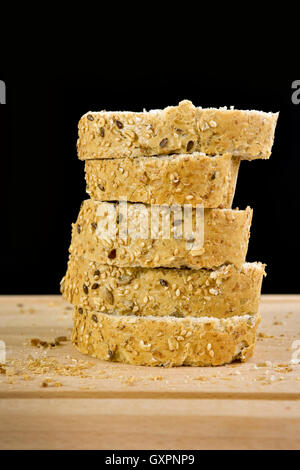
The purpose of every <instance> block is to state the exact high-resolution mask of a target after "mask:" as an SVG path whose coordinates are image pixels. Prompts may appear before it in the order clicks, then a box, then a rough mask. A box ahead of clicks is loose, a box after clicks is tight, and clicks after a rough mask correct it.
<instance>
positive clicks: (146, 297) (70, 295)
mask: <svg viewBox="0 0 300 470" xmlns="http://www.w3.org/2000/svg"><path fill="white" fill-rule="evenodd" d="M264 275H265V266H264V265H262V264H261V263H252V264H250V263H246V264H244V265H243V266H242V269H241V270H240V271H239V270H238V269H236V268H235V267H234V266H232V265H229V266H222V267H221V268H219V269H216V270H208V269H201V270H197V271H196V270H189V269H163V268H156V269H147V268H119V267H117V266H107V265H100V264H99V263H96V262H89V261H87V260H86V259H84V258H78V257H73V256H71V257H70V259H69V263H68V269H67V273H66V275H65V277H64V279H63V280H62V287H61V291H62V294H63V297H64V298H65V300H67V301H69V302H70V303H72V304H73V305H77V306H78V307H83V308H89V309H91V310H94V311H99V312H102V313H110V314H112V313H113V312H117V313H118V314H119V315H137V316H149V315H150V316H175V317H188V316H195V317H215V318H228V317H233V316H236V315H246V314H249V315H253V314H255V313H257V312H258V307H259V300H260V292H261V285H262V279H263V276H264Z"/></svg>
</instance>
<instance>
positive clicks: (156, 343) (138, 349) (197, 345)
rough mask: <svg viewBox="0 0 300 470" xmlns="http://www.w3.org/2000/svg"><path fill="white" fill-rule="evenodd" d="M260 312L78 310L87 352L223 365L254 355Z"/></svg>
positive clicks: (78, 333)
mask: <svg viewBox="0 0 300 470" xmlns="http://www.w3.org/2000/svg"><path fill="white" fill-rule="evenodd" d="M259 322H260V316H259V314H257V315H254V316H249V315H244V316H240V317H238V316H237V317H232V318H227V319H216V318H205V317H203V318H193V317H188V318H174V317H136V316H118V315H107V314H105V313H98V312H93V311H90V310H86V309H78V308H76V307H75V309H74V329H73V333H72V338H71V339H72V343H73V344H74V346H75V347H76V348H77V349H78V350H79V351H80V352H81V353H83V354H89V355H91V356H93V357H96V358H99V359H103V360H106V361H116V362H124V363H127V364H132V365H139V366H142V365H143V366H164V367H176V366H177V367H178V366H182V365H186V366H198V367H208V366H214V367H216V366H222V365H225V364H229V363H231V362H233V361H235V360H238V361H241V362H245V361H246V360H247V359H248V358H249V357H251V356H252V354H253V351H254V347H255V342H256V330H257V326H258V324H259Z"/></svg>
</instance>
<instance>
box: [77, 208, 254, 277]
mask: <svg viewBox="0 0 300 470" xmlns="http://www.w3.org/2000/svg"><path fill="white" fill-rule="evenodd" d="M152 207H153V206H145V205H142V204H130V203H128V204H127V220H128V232H127V235H128V236H127V238H120V236H119V234H120V231H122V230H123V228H122V225H123V223H124V225H125V220H126V219H124V220H123V219H122V220H120V211H121V210H123V209H121V206H120V205H119V204H117V203H116V204H112V203H109V202H97V201H93V200H91V199H88V200H86V201H84V202H83V204H82V206H81V209H80V212H79V215H78V218H77V222H76V223H75V224H73V230H72V241H71V246H70V253H71V254H72V255H74V256H82V257H84V258H86V259H88V260H90V261H96V262H98V263H100V264H108V265H115V266H120V267H135V266H140V267H148V268H156V267H169V268H180V267H183V266H186V267H188V268H194V269H201V268H214V267H219V266H222V265H223V264H233V265H234V266H236V267H237V268H238V269H240V268H241V267H242V265H243V264H244V262H245V258H246V254H247V249H248V241H249V236H250V225H251V220H252V210H251V209H250V208H247V209H246V210H244V211H239V210H230V209H205V210H204V223H203V224H201V223H200V224H199V227H201V226H203V227H204V243H203V246H202V245H201V243H200V242H199V240H197V239H195V235H193V236H192V237H190V236H189V234H188V233H186V229H185V228H184V230H182V233H183V235H184V236H185V237H187V238H186V239H184V238H176V237H178V236H179V235H180V230H181V227H182V223H181V217H182V214H181V208H180V207H179V209H178V208H177V209H178V210H179V211H180V212H179V214H180V218H179V219H178V218H176V217H177V216H178V214H177V215H176V216H175V218H173V217H172V216H173V213H172V214H171V223H170V226H171V228H170V231H169V233H165V234H164V233H163V231H162V230H163V229H165V227H166V226H167V223H168V217H169V216H170V212H169V208H168V207H160V209H161V213H162V222H161V224H159V225H156V224H154V223H152V225H151V223H150V222H151V212H150V211H151V209H152ZM108 214H109V216H108ZM193 214H194V215H195V209H193ZM147 219H148V221H149V224H148V223H147ZM184 220H185V219H184ZM194 220H195V217H194ZM116 221H117V222H118V221H119V224H118V223H116ZM178 222H179V224H178ZM150 225H151V229H150V228H149V226H150ZM108 226H110V227H111V232H110V233H107V227H108ZM151 232H152V233H151ZM167 236H169V238H166V237H167ZM145 237H148V238H147V239H145Z"/></svg>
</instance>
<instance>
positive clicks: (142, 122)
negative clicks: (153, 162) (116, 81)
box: [77, 100, 279, 160]
mask: <svg viewBox="0 0 300 470" xmlns="http://www.w3.org/2000/svg"><path fill="white" fill-rule="evenodd" d="M278 115H279V114H278V113H275V114H274V113H264V112H259V111H239V110H235V109H232V108H230V109H227V108H220V109H215V108H208V109H202V108H197V107H195V106H194V105H193V103H191V102H190V101H187V100H185V101H181V102H180V103H179V105H178V106H171V107H167V108H165V109H163V110H152V111H149V112H142V113H134V112H106V111H101V112H88V113H87V114H85V115H84V116H82V118H81V119H80V121H79V126H78V127H79V139H78V142H77V149H78V157H79V159H81V160H89V159H98V158H99V159H105V158H124V157H143V156H154V155H170V154H178V153H179V154H183V153H184V154H185V153H193V152H203V153H206V154H207V155H216V154H223V153H226V152H229V153H231V154H232V155H234V156H237V157H240V158H241V159H244V160H253V159H268V158H269V157H270V155H271V150H272V146H273V142H274V134H275V128H276V123H277V120H278Z"/></svg>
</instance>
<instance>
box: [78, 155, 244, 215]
mask: <svg viewBox="0 0 300 470" xmlns="http://www.w3.org/2000/svg"><path fill="white" fill-rule="evenodd" d="M239 166H240V159H239V158H236V157H232V156H231V154H225V155H222V156H215V157H210V156H207V155H205V154H201V153H193V154H190V155H187V154H185V155H170V156H162V157H142V158H135V159H132V158H122V159H114V160H87V161H86V162H85V175H86V181H87V193H88V194H89V195H90V197H91V198H92V199H95V200H97V201H119V200H120V199H124V196H126V197H127V200H128V201H129V202H142V203H145V204H165V203H168V204H169V205H171V204H180V205H184V204H192V205H193V206H196V205H197V204H203V206H204V207H207V208H217V207H223V208H224V207H227V208H230V207H231V205H232V200H233V197H234V192H235V186H236V180H237V176H238V171H239Z"/></svg>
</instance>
